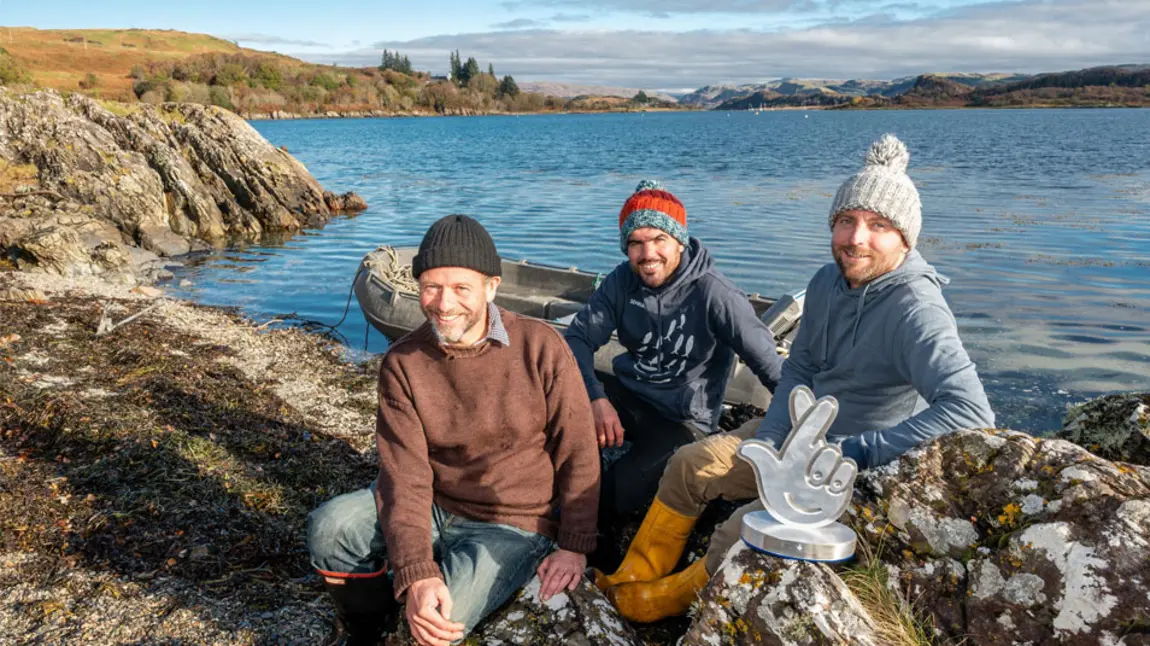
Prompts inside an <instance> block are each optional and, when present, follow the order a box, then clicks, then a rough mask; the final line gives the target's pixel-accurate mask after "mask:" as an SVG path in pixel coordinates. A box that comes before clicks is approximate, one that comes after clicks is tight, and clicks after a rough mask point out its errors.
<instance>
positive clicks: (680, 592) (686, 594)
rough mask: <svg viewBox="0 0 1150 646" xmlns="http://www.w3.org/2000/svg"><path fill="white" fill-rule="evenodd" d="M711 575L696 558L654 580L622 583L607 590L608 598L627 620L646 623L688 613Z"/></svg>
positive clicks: (703, 562)
mask: <svg viewBox="0 0 1150 646" xmlns="http://www.w3.org/2000/svg"><path fill="white" fill-rule="evenodd" d="M710 579H711V575H710V574H707V563H706V560H705V559H699V560H697V561H695V562H694V563H692V564H691V565H689V566H687V569H685V570H683V571H682V572H676V573H675V574H672V575H670V576H666V577H663V578H662V579H658V580H656V581H636V582H634V583H624V584H621V585H617V586H615V587H613V588H610V589H609V590H607V598H608V599H610V600H611V603H613V604H615V607H616V608H617V609H618V610H619V614H620V615H623V616H624V617H625V618H627V619H628V620H630V621H637V622H639V623H643V624H648V623H651V622H652V621H659V620H660V619H666V618H667V617H678V616H680V615H684V614H686V613H687V610H688V609H689V608H690V607H691V604H692V603H694V602H695V599H696V598H698V596H699V592H701V591H702V590H703V586H705V585H707V581H709V580H710Z"/></svg>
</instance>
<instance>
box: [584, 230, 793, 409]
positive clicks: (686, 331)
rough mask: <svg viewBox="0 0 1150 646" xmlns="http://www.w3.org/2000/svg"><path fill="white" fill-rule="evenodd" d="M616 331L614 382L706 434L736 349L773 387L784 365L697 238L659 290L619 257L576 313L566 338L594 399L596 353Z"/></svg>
mask: <svg viewBox="0 0 1150 646" xmlns="http://www.w3.org/2000/svg"><path fill="white" fill-rule="evenodd" d="M616 331H617V332H618V335H619V342H620V343H621V344H622V345H623V347H624V348H626V349H627V352H625V353H623V354H621V355H619V356H617V357H616V358H615V362H614V369H615V376H616V377H618V378H619V381H620V382H622V384H623V385H624V386H625V387H626V388H627V389H628V390H629V391H630V392H632V393H634V394H636V395H638V396H639V397H641V398H643V399H644V400H645V401H647V402H650V404H651V405H652V406H654V407H655V409H656V410H658V411H659V413H660V414H662V415H663V416H664V417H666V418H667V419H670V420H673V421H677V422H689V423H693V424H694V425H695V426H696V427H698V428H699V429H700V430H702V431H704V432H711V431H713V430H715V428H716V427H717V426H718V423H719V412H720V410H719V407H720V406H721V405H722V403H723V392H724V391H725V390H726V388H727V380H728V379H729V378H730V376H731V368H732V366H734V362H735V355H736V354H738V356H740V357H742V359H743V361H744V362H746V364H747V366H748V367H749V368H750V369H751V370H752V371H753V372H754V373H755V375H757V376H758V377H759V380H760V381H762V382H763V385H765V386H766V387H767V388H769V389H770V390H772V391H773V390H774V389H775V385H776V384H777V383H778V381H779V375H780V372H781V370H782V358H781V357H780V356H779V354H778V352H776V350H775V341H774V338H773V337H772V336H771V333H770V331H769V330H768V329H767V326H766V325H764V324H763V323H762V321H760V320H759V318H758V317H757V316H755V311H754V309H753V308H752V307H751V304H750V302H749V301H747V297H746V295H745V294H744V293H743V292H741V291H739V289H737V288H736V287H735V286H734V284H732V283H731V281H730V280H728V279H727V277H726V276H723V274H721V273H719V270H718V269H716V268H715V263H714V261H713V260H712V259H711V255H710V254H709V253H707V249H706V248H705V247H703V245H702V243H701V242H699V241H698V240H697V239H695V238H691V239H690V241H689V244H688V245H687V247H686V249H685V250H684V251H683V256H682V259H681V260H680V261H679V267H678V268H677V269H676V270H675V273H674V274H672V275H671V278H670V279H669V280H668V281H667V282H666V283H664V284H663V285H661V286H660V287H658V288H657V289H651V288H649V287H647V286H646V285H644V284H643V281H642V280H640V279H639V277H638V276H636V275H635V272H634V270H632V269H631V265H630V263H627V262H624V263H621V264H620V265H619V266H618V267H616V268H615V269H614V270H613V271H612V272H611V273H610V274H608V275H607V277H606V278H604V279H603V283H602V284H601V285H599V288H598V289H597V290H595V293H594V294H593V295H592V296H591V298H590V300H588V301H587V304H586V305H585V306H584V307H583V309H581V310H580V311H579V313H578V314H576V315H575V319H574V320H573V321H572V322H571V326H570V327H568V328H567V334H566V337H567V343H568V345H570V346H571V351H572V352H573V353H574V354H575V359H576V360H577V361H578V362H579V370H580V372H582V373H583V383H584V384H586V386H587V393H588V394H589V395H590V396H591V399H592V400H595V399H599V398H602V397H605V396H606V394H605V393H604V391H603V385H602V384H601V383H599V380H598V379H597V378H596V377H595V370H594V365H595V360H594V359H595V351H596V350H598V349H599V348H600V347H601V346H603V344H605V343H607V341H608V340H610V338H611V333H612V332H616Z"/></svg>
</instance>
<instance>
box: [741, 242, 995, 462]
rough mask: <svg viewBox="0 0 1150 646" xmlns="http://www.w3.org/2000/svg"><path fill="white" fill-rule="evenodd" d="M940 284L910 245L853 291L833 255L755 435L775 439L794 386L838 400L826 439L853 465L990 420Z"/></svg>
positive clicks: (815, 284) (813, 288)
mask: <svg viewBox="0 0 1150 646" xmlns="http://www.w3.org/2000/svg"><path fill="white" fill-rule="evenodd" d="M947 282H949V281H948V280H947V279H946V278H945V277H943V276H940V275H939V274H938V273H937V272H935V270H934V267H932V266H930V264H928V263H927V262H926V260H924V259H923V257H922V256H921V255H919V253H918V251H911V252H910V254H908V255H907V257H906V259H905V260H903V262H902V264H901V265H899V266H898V267H897V268H896V269H894V270H892V271H890V272H888V273H885V274H883V275H882V276H879V277H878V278H875V279H874V280H872V281H871V282H869V283H867V284H865V285H862V286H860V287H858V288H856V289H851V288H850V286H849V285H848V284H847V282H846V280H845V279H843V276H842V272H841V271H840V270H839V268H838V266H837V265H835V264H834V263H831V264H829V265H826V266H824V267H823V268H822V269H820V270H819V271H818V273H816V274H815V277H814V278H812V279H811V282H810V285H809V286H808V287H807V297H806V302H805V304H804V309H803V324H802V325H801V326H799V333H798V335H797V337H796V338H795V342H794V345H793V346H792V347H791V353H790V356H789V357H788V358H787V362H786V364H785V365H784V366H783V377H782V383H780V384H779V389H778V391H777V392H776V393H775V397H774V398H773V399H772V400H771V405H770V408H768V409H767V415H766V417H764V418H763V422H762V425H760V426H759V430H758V432H757V433H756V435H757V436H758V437H759V439H763V440H768V441H772V442H774V443H775V446H781V445H782V443H783V439H784V438H786V436H787V434H789V433H790V431H791V418H790V409H789V406H788V401H789V399H790V393H791V390H792V389H793V388H794V387H795V386H797V385H799V384H803V385H805V386H807V387H808V388H810V389H811V390H813V391H814V393H815V396H816V397H822V396H824V395H832V396H833V397H835V398H836V399H837V400H838V402H839V414H838V417H836V418H835V421H834V424H833V425H832V426H831V428H830V430H828V431H827V441H829V442H840V443H841V444H840V446H841V447H842V451H843V455H845V456H847V457H850V458H853V459H854V460H855V462H857V463H858V466H859V468H860V469H867V468H870V467H875V466H878V465H880V464H884V463H886V462H890V461H891V460H894V459H895V458H897V457H899V456H900V455H902V454H903V453H905V452H906V451H908V450H910V449H912V448H914V447H915V446H917V445H918V444H920V443H922V442H924V441H926V440H928V439H930V438H932V437H935V436H938V435H942V434H944V433H949V432H952V431H956V430H958V429H960V428H988V427H989V428H993V427H994V412H993V411H991V409H990V403H989V402H987V399H986V393H985V392H984V391H983V388H982V382H981V381H980V380H979V378H978V373H977V372H976V371H975V367H974V363H973V362H972V361H971V360H970V357H969V356H967V354H966V349H965V348H963V347H962V341H961V340H960V339H959V338H958V326H957V325H956V324H955V320H954V315H953V314H951V312H950V307H949V306H947V304H946V300H944V299H943V297H942V285H944V284H946V283H947Z"/></svg>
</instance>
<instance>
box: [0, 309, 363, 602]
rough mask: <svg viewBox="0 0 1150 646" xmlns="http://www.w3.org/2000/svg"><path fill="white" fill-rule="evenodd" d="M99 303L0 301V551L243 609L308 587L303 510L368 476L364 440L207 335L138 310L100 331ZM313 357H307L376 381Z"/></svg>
mask: <svg viewBox="0 0 1150 646" xmlns="http://www.w3.org/2000/svg"><path fill="white" fill-rule="evenodd" d="M123 305H124V307H126V308H129V309H136V310H138V309H142V307H143V306H142V305H139V304H138V303H125V304H123ZM100 310H101V305H100V302H99V301H97V300H95V299H91V298H67V299H62V300H55V301H51V302H46V303H45V302H41V303H33V302H0V319H2V320H3V321H4V322H5V323H4V329H3V335H4V336H5V338H6V339H8V342H7V343H6V344H4V345H3V346H0V458H3V459H0V551H2V552H4V553H13V552H23V553H36V554H39V555H53V558H51V559H44V560H42V561H41V566H40V570H39V571H31V572H24V576H25V577H33V578H35V577H43V578H45V579H47V578H50V577H52V576H53V573H54V571H55V570H56V569H57V568H60V567H69V566H75V565H84V566H86V567H89V568H96V569H105V570H109V571H112V572H115V573H116V574H119V575H121V576H126V577H128V578H131V579H135V580H148V579H151V578H152V577H156V576H169V577H178V578H181V579H184V580H186V581H189V582H192V583H194V584H196V585H198V586H201V589H205V590H207V591H209V592H210V593H211V594H212V595H213V596H219V597H227V598H232V599H234V600H235V601H236V602H239V603H244V604H247V605H248V606H249V607H253V608H272V607H277V606H279V605H280V604H282V602H283V601H284V600H285V599H287V598H296V599H300V598H308V599H310V598H314V597H315V595H316V592H317V591H318V587H317V586H316V584H315V582H314V577H312V576H310V575H311V570H310V568H309V566H308V563H307V556H306V553H305V550H304V535H303V533H304V531H305V523H306V516H307V513H308V511H310V510H311V509H313V508H314V507H316V506H317V505H318V504H319V503H321V502H323V501H324V500H326V499H328V498H330V497H331V496H333V495H335V494H338V493H342V492H346V491H350V490H353V489H355V488H358V487H362V486H363V485H364V484H365V483H367V482H369V481H370V480H371V478H372V476H373V473H374V467H373V466H372V464H371V462H372V455H371V453H370V452H368V453H366V454H365V453H361V452H360V451H358V450H356V449H355V448H354V447H353V446H351V445H350V444H349V443H348V441H347V440H346V439H345V438H340V437H335V436H332V435H329V434H327V433H325V432H324V431H322V430H320V429H318V428H315V427H314V425H313V424H310V423H309V422H308V420H306V419H305V418H304V416H303V415H302V414H300V413H299V412H298V411H297V410H296V409H295V408H294V407H293V406H290V405H288V403H287V402H285V401H283V400H282V399H281V398H280V397H279V396H277V395H276V394H275V393H273V392H272V389H271V388H270V387H269V386H268V384H266V383H253V382H252V381H251V380H250V379H248V378H247V377H245V376H244V374H243V373H242V371H241V370H239V369H238V368H236V367H234V366H231V365H228V364H227V363H226V362H222V361H221V359H223V358H226V357H227V355H228V353H229V350H228V349H227V348H226V347H223V346H221V345H219V344H217V343H215V342H213V341H212V340H211V339H207V338H197V337H196V336H193V335H190V334H187V333H183V332H179V331H177V330H176V329H174V328H173V327H172V326H168V325H164V324H162V323H157V322H154V321H153V320H151V319H149V318H148V317H144V318H141V319H140V320H138V321H135V322H133V323H132V324H131V325H129V326H127V327H125V328H124V329H123V330H121V331H117V332H116V333H113V334H109V335H106V336H102V337H97V336H95V330H96V328H97V323H98V318H99V312H100ZM274 334H299V333H298V332H287V333H281V332H275V333H274ZM321 345H322V342H320V341H319V340H317V341H316V346H317V348H318V347H319V346H321ZM316 356H317V357H322V356H325V353H324V352H322V351H320V350H318V349H317V352H316ZM326 356H327V357H328V359H329V361H328V363H327V365H322V366H317V370H323V371H330V373H331V375H332V376H333V378H337V379H340V380H343V381H344V383H346V384H347V385H348V386H349V387H355V388H360V389H367V390H371V389H372V388H373V386H374V377H373V376H372V375H371V374H370V373H366V372H365V371H362V370H360V369H357V368H356V367H354V366H351V365H349V364H346V363H344V362H341V361H340V360H338V358H337V357H336V356H335V354H334V353H333V352H330V353H326ZM365 433H370V431H369V430H366V429H365Z"/></svg>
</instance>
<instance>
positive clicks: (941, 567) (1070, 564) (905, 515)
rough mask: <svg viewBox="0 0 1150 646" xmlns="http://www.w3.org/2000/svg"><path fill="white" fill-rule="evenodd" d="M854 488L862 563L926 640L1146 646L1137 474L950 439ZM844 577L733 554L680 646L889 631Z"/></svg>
mask: <svg viewBox="0 0 1150 646" xmlns="http://www.w3.org/2000/svg"><path fill="white" fill-rule="evenodd" d="M856 485H857V486H856V495H855V501H854V504H853V506H852V510H851V514H852V522H853V524H854V525H855V527H856V529H857V530H858V531H859V540H860V543H861V544H862V549H860V553H870V554H874V555H877V559H878V563H880V564H881V567H883V568H885V574H886V580H887V584H888V585H889V586H891V589H892V592H893V593H894V594H893V596H892V598H895V599H899V598H901V599H909V600H913V602H914V603H913V607H914V609H915V611H916V612H917V613H918V614H919V616H920V620H921V621H924V622H926V624H927V625H929V626H931V627H932V628H931V630H932V631H934V632H935V633H936V634H935V637H936V638H940V639H944V640H951V641H953V642H955V643H957V642H962V643H965V644H1024V643H1029V644H1120V643H1121V644H1127V645H1129V644H1147V643H1150V636H1148V635H1150V593H1148V592H1147V590H1148V589H1150V468H1146V467H1142V466H1138V465H1130V464H1125V463H1122V462H1112V461H1109V460H1106V459H1103V458H1101V457H1098V456H1096V455H1093V454H1091V453H1090V452H1089V451H1087V450H1086V449H1084V448H1082V447H1079V446H1077V445H1075V444H1072V443H1070V442H1067V441H1063V440H1057V439H1040V438H1035V437H1032V436H1030V435H1027V434H1024V433H1019V432H1015V431H997V432H986V431H961V432H958V433H955V434H952V435H949V436H946V437H943V438H940V439H938V440H935V441H933V442H931V443H929V444H927V445H925V446H923V447H920V448H919V449H916V450H915V451H912V452H910V453H909V454H907V455H906V456H904V457H903V458H901V459H900V460H898V461H896V462H894V463H891V464H889V465H886V466H884V467H880V468H878V469H874V470H871V471H868V472H864V473H863V474H861V475H860V476H859V479H858V481H857V483H856ZM875 565H876V562H875V561H871V562H870V563H868V564H866V567H868V568H873V567H874V566H875ZM851 567H852V565H851V564H847V565H839V566H833V567H831V566H826V565H814V564H810V563H797V562H794V561H785V560H781V559H777V558H773V557H769V556H764V555H760V554H756V553H754V552H752V551H750V550H747V549H744V548H741V547H736V548H733V549H732V550H731V553H730V554H729V555H728V558H727V560H726V561H725V563H724V566H723V569H722V570H721V571H720V572H718V573H716V575H715V576H714V577H712V579H711V582H710V584H709V585H708V588H707V589H706V590H705V591H704V593H703V595H702V598H701V601H700V602H699V604H698V607H697V609H696V618H695V621H694V623H693V625H692V627H691V629H690V632H689V633H688V634H687V636H686V637H685V638H684V639H683V641H682V642H681V643H682V644H684V645H690V644H700V645H701V644H710V645H714V644H744V643H748V644H749V643H766V644H783V643H787V644H815V643H848V642H849V643H888V642H889V641H890V640H889V639H880V640H878V641H877V642H876V641H873V637H872V635H873V634H874V633H873V632H869V631H871V630H872V629H878V630H880V631H881V630H884V629H886V628H887V627H884V626H881V625H876V623H881V622H875V621H874V619H873V617H875V616H879V615H878V614H876V613H875V612H874V608H873V607H870V606H868V607H865V608H864V607H863V606H865V605H866V604H861V605H860V604H859V603H858V602H857V600H856V599H852V592H851V590H850V589H849V588H848V586H846V585H843V583H842V580H841V577H840V576H839V575H841V574H843V573H844V572H845V571H846V570H847V569H849V568H851ZM853 567H855V568H858V567H859V566H858V565H857V564H856V565H855V566H853Z"/></svg>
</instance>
